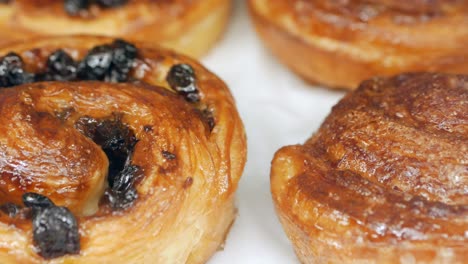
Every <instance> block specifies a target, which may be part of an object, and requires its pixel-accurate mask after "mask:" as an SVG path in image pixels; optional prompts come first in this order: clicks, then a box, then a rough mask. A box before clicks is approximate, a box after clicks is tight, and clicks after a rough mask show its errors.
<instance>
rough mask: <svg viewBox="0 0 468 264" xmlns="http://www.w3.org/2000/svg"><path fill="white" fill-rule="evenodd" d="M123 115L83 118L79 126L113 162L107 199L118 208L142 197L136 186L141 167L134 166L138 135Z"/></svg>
mask: <svg viewBox="0 0 468 264" xmlns="http://www.w3.org/2000/svg"><path fill="white" fill-rule="evenodd" d="M121 118H122V116H121V115H119V114H114V116H113V118H111V119H104V120H96V119H93V118H91V117H82V118H80V119H78V121H77V122H76V123H75V127H76V128H77V129H78V130H79V131H80V132H81V133H83V134H84V135H86V136H87V137H89V138H90V139H92V140H93V141H94V142H95V143H96V144H98V145H100V146H101V148H102V149H103V150H104V153H106V155H107V158H108V160H109V173H108V176H107V181H108V183H109V189H108V190H107V191H106V197H107V200H108V201H109V203H110V205H111V206H112V208H114V209H125V208H128V207H129V206H130V205H131V204H132V203H133V201H134V200H135V199H137V197H138V194H137V192H136V190H135V188H134V183H135V181H136V180H137V179H138V177H139V176H140V175H141V169H140V167H138V166H135V165H131V157H132V154H133V150H134V148H135V145H136V143H137V142H138V140H137V138H136V137H135V133H134V132H133V131H132V130H131V129H130V128H129V127H128V126H127V125H125V124H123V123H122V121H121Z"/></svg>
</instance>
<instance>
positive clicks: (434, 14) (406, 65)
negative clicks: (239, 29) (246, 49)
mask: <svg viewBox="0 0 468 264" xmlns="http://www.w3.org/2000/svg"><path fill="white" fill-rule="evenodd" d="M249 6H250V10H251V13H252V15H253V17H254V22H255V25H256V26H257V30H258V31H259V33H260V35H261V36H262V38H263V39H264V41H265V44H266V45H267V46H268V47H269V48H270V49H272V50H273V51H274V53H275V54H276V55H277V56H278V57H279V58H280V59H281V60H282V61H283V62H284V63H286V64H287V65H288V66H290V67H291V68H292V69H293V70H294V71H295V72H297V73H298V74H299V75H301V76H302V77H304V78H306V79H307V80H309V81H311V82H318V83H320V84H325V85H326V86H331V87H336V88H347V89H354V88H356V87H357V86H358V84H359V83H360V82H361V81H363V80H366V79H369V78H371V77H373V76H382V75H384V76H392V75H395V74H398V73H401V72H414V71H431V72H448V73H461V74H467V73H468V64H467V61H468V53H467V50H466V48H465V46H466V43H468V1H465V0H441V1H429V0H418V1H397V0H371V1H366V0H356V1H354V0H344V1H314V0H312V1H307V0H278V1H268V0H250V1H249Z"/></svg>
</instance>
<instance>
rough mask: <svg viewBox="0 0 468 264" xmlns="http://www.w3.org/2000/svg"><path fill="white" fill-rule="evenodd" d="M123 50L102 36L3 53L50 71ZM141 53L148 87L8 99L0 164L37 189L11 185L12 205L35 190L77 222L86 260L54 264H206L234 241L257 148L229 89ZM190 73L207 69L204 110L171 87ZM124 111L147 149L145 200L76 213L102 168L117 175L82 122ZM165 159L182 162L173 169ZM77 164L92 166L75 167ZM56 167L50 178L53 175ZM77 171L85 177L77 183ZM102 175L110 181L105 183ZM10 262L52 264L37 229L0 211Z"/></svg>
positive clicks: (141, 152)
mask: <svg viewBox="0 0 468 264" xmlns="http://www.w3.org/2000/svg"><path fill="white" fill-rule="evenodd" d="M111 41H112V40H111V39H109V38H97V37H60V38H48V39H37V40H35V41H32V42H30V43H28V44H16V45H11V46H8V47H4V48H2V49H0V55H4V54H6V53H8V52H10V51H15V52H17V53H19V54H20V55H22V57H23V59H24V60H25V63H26V64H27V65H26V66H27V68H28V69H29V70H31V69H40V68H41V67H43V64H44V60H45V57H46V56H47V55H48V54H50V53H51V52H52V51H54V50H56V49H58V48H63V49H65V50H66V51H67V52H68V53H69V54H72V55H73V57H74V58H75V59H79V58H81V57H82V56H84V55H85V53H86V52H87V51H88V50H89V49H90V48H92V47H94V46H96V45H98V44H103V43H109V42H111ZM137 47H138V48H139V57H140V59H138V61H137V65H138V66H136V69H135V70H134V71H133V73H132V75H133V77H134V78H137V79H140V80H141V81H143V82H136V83H120V84H113V83H104V82H42V83H33V84H24V85H22V86H17V87H14V88H6V89H1V90H0V102H2V103H1V106H0V113H1V114H0V119H1V120H2V121H1V124H2V125H3V126H4V128H3V129H2V132H1V133H0V149H2V156H1V157H0V165H1V167H2V168H5V166H4V165H5V164H10V165H11V164H17V163H18V162H21V163H22V164H23V165H24V164H27V170H26V171H24V173H19V175H18V174H17V175H16V176H17V177H20V178H24V179H27V180H28V184H26V185H22V184H19V183H18V182H16V185H14V186H15V187H16V189H11V188H9V187H8V186H6V185H5V184H7V183H5V182H3V181H2V182H1V183H0V202H1V203H2V204H3V203H5V202H18V201H17V200H18V197H20V195H21V193H24V192H25V191H35V192H39V193H44V194H46V195H48V196H50V197H51V198H52V200H53V201H54V202H55V203H56V204H58V205H67V206H71V208H70V209H72V211H74V212H75V213H76V214H77V219H78V222H79V230H80V234H81V251H80V254H79V255H67V256H64V257H61V258H57V259H53V260H51V261H50V262H51V263H70V262H73V263H107V262H111V261H115V260H116V259H118V260H119V262H122V263H124V262H125V263H155V262H157V263H203V262H205V261H207V259H208V258H209V257H210V256H211V255H212V254H213V253H214V252H215V251H216V250H217V249H218V248H219V246H220V244H221V243H223V242H224V239H225V236H226V233H227V231H228V229H229V227H230V225H231V224H232V221H233V220H234V218H235V214H236V210H235V207H234V201H233V199H234V195H235V190H236V188H237V184H238V181H239V178H240V176H241V174H242V171H243V167H244V164H245V159H246V141H245V135H244V129H243V125H242V122H241V120H240V119H239V115H238V113H237V111H236V108H235V105H234V101H233V98H232V96H231V94H230V92H229V90H228V89H227V87H226V85H225V84H224V83H223V82H222V81H221V80H220V79H219V78H217V77H216V76H215V75H214V74H212V73H211V72H209V71H208V70H206V69H205V68H203V67H202V66H201V65H200V64H198V63H197V62H195V61H193V60H191V59H189V58H187V57H184V56H180V55H177V54H175V53H173V52H170V51H166V50H163V49H155V48H149V47H147V46H144V45H143V44H141V45H137ZM179 63H187V64H189V65H191V66H192V67H193V69H194V71H195V74H196V78H197V85H198V88H199V90H200V95H201V101H200V102H199V103H197V104H195V105H194V104H193V103H189V102H187V101H185V100H184V99H183V98H182V97H180V96H178V95H176V94H175V93H174V92H172V91H171V90H170V89H169V88H168V84H167V83H166V75H167V73H168V71H169V69H170V67H171V66H173V65H175V64H179ZM205 107H206V108H208V109H209V110H210V111H211V112H212V113H213V117H214V120H215V126H214V128H213V130H212V131H210V128H209V125H208V124H207V122H206V119H205V118H204V117H203V115H202V114H201V112H200V109H202V108H205ZM70 109H71V110H70ZM62 111H68V112H69V115H67V118H66V119H65V120H63V119H57V118H56V116H57V113H61V112H62ZM114 113H119V114H122V115H123V116H122V122H124V123H125V124H127V125H128V126H129V127H130V128H131V129H132V130H133V131H134V132H135V135H136V137H137V138H138V140H139V141H138V143H137V144H136V147H135V150H134V153H133V158H132V163H133V164H135V165H138V166H140V167H141V169H142V171H143V172H144V176H143V177H142V179H141V180H139V182H138V183H137V185H136V189H137V193H138V195H139V197H138V199H137V200H136V201H135V202H134V204H133V206H131V207H130V208H129V209H127V210H123V211H112V210H110V208H109V207H108V206H106V205H105V204H101V205H100V206H99V209H98V211H97V212H96V213H94V214H92V215H90V216H81V215H80V210H81V207H80V203H78V204H76V203H74V202H73V199H74V198H73V197H75V196H80V195H84V194H85V193H86V192H87V190H88V189H89V190H91V192H92V191H93V188H99V186H98V185H95V184H94V183H89V182H90V181H89V179H91V178H92V177H93V175H94V172H95V171H97V169H96V168H102V167H103V166H104V167H105V166H107V158H106V157H105V156H103V155H102V151H100V150H99V147H98V146H96V145H94V143H93V142H91V141H90V140H89V139H87V138H85V137H84V136H83V135H82V134H80V133H78V132H77V131H76V130H75V128H74V123H75V121H76V120H77V119H78V118H79V117H81V116H91V117H94V118H106V117H109V116H112V115H113V114H114ZM11 120H15V122H11ZM18 133H20V134H21V133H23V134H24V135H23V134H21V135H18ZM20 139H24V140H20ZM5 142H6V143H5ZM10 143H11V144H10ZM25 143H28V145H27V149H28V152H26V151H22V154H21V155H23V156H21V155H20V156H18V157H16V156H15V155H13V154H12V155H9V152H10V153H15V151H17V150H18V149H23V150H25V148H24V147H22V146H21V144H23V145H24V144H25ZM88 149H93V150H91V151H88ZM8 151H9V152H8ZM165 151H167V152H170V153H172V154H174V155H175V157H171V158H170V159H168V158H167V157H166V156H165V155H164V153H163V152H165ZM28 153H30V154H28ZM51 153H52V154H51ZM81 153H87V155H83V156H80V154H81ZM47 154H48V155H47ZM55 155H58V156H55ZM54 156H55V159H54ZM103 159H104V160H103ZM77 162H79V163H80V164H82V165H83V167H85V168H78V169H75V170H73V168H70V167H69V165H70V164H75V165H76V164H77ZM45 163H46V164H48V166H47V169H48V171H47V172H45V171H44V170H43V166H44V164H45ZM41 166H42V167H41ZM54 168H57V169H54ZM58 168H62V172H63V169H64V171H65V174H63V176H60V175H57V174H58V173H56V172H57V170H58ZM106 169H107V168H106ZM68 171H72V172H71V173H73V177H74V178H72V179H70V178H69V177H66V176H67V172H68ZM1 173H2V179H4V178H5V177H6V178H7V179H8V178H9V179H11V177H8V175H7V174H8V173H7V172H5V170H2V172H1ZM41 173H42V174H41ZM71 173H70V174H71ZM103 174H106V173H103ZM36 176H37V177H39V178H37V177H36ZM57 177H58V178H60V177H62V178H61V179H62V180H61V182H59V183H56V179H57ZM95 177H97V179H98V180H97V181H99V180H102V179H103V177H105V175H101V174H99V175H98V176H95ZM74 179H76V182H75V181H74ZM39 181H40V182H41V183H39ZM66 181H68V182H66ZM64 182H65V183H64ZM9 183H11V182H9ZM9 183H8V184H9ZM54 183H55V185H54ZM88 183H89V184H88ZM57 184H58V185H59V187H57V186H56V185H57ZM39 185H40V186H39ZM66 185H68V186H69V187H70V189H72V191H70V190H66V191H64V192H58V191H57V189H60V188H61V189H63V190H65V188H66ZM74 186H75V187H76V188H75V187H74ZM7 192H8V193H7ZM99 195H102V191H101V192H100V193H99ZM12 197H14V198H12ZM13 200H14V201H13ZM0 262H1V263H44V260H43V259H42V258H41V257H40V256H38V255H37V253H36V252H35V249H34V247H33V246H32V235H31V222H30V220H25V219H21V217H20V218H18V217H17V218H9V217H8V216H5V215H2V214H1V213H0Z"/></svg>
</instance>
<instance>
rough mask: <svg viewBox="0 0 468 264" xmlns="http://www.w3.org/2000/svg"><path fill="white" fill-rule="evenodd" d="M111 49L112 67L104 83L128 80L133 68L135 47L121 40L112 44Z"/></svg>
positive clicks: (135, 53) (136, 53) (135, 54)
mask: <svg viewBox="0 0 468 264" xmlns="http://www.w3.org/2000/svg"><path fill="white" fill-rule="evenodd" d="M112 48H113V52H112V67H111V70H110V73H109V74H108V76H107V77H106V81H110V82H124V81H126V80H127V79H128V74H129V72H130V70H131V69H132V67H133V64H134V61H135V59H136V57H137V55H138V50H137V48H136V47H135V45H133V44H131V43H128V42H126V41H124V40H121V39H117V40H115V41H114V43H112Z"/></svg>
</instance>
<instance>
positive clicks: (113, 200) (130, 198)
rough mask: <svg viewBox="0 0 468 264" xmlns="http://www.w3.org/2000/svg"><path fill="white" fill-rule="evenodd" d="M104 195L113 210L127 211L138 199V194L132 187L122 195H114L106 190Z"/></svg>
mask: <svg viewBox="0 0 468 264" xmlns="http://www.w3.org/2000/svg"><path fill="white" fill-rule="evenodd" d="M105 195H106V197H107V200H108V201H109V204H110V205H111V207H112V209H114V210H122V209H127V208H129V207H130V206H131V205H133V202H134V201H135V200H136V199H138V193H137V191H136V189H135V188H134V187H132V188H130V189H129V190H128V191H126V192H124V193H115V192H113V191H112V190H107V191H106V193H105Z"/></svg>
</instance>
